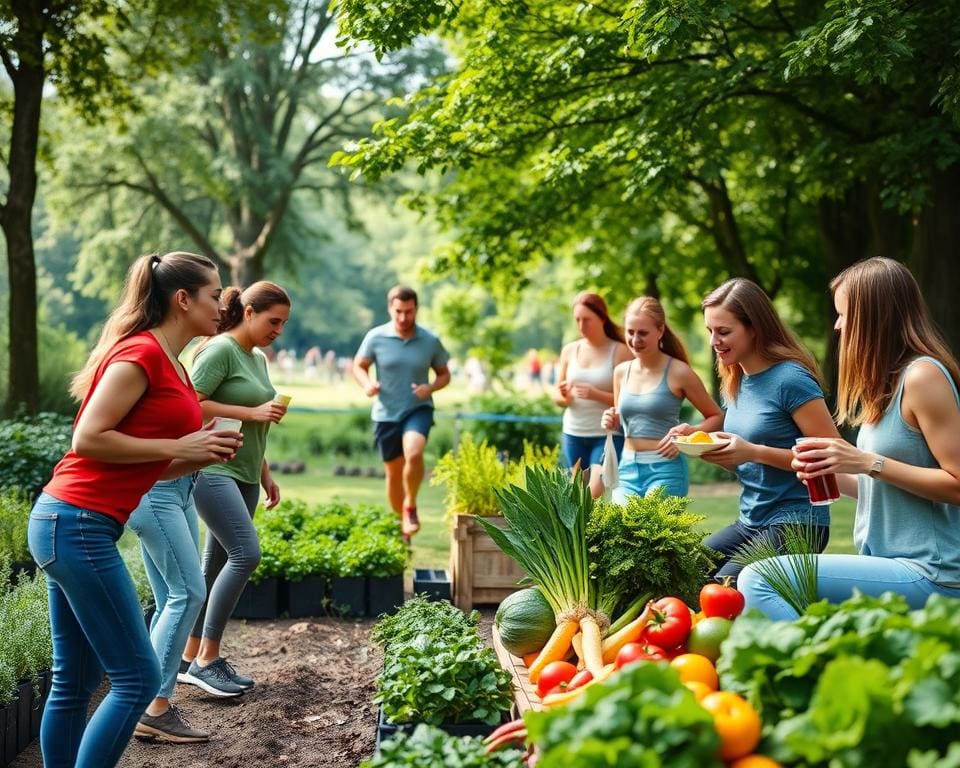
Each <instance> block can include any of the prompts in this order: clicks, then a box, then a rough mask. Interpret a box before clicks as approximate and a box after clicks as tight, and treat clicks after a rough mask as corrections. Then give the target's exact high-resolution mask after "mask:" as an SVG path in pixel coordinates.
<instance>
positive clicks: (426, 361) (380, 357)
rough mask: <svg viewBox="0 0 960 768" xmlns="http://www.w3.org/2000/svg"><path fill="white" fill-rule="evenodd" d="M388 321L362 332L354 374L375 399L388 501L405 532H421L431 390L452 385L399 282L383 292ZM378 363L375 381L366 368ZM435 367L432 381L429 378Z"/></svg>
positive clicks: (443, 358)
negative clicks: (421, 492)
mask: <svg viewBox="0 0 960 768" xmlns="http://www.w3.org/2000/svg"><path fill="white" fill-rule="evenodd" d="M387 310H388V311H389V313H390V322H388V323H384V324H383V325H378V326H377V327H376V328H373V329H371V330H370V331H368V332H367V335H366V336H364V338H363V341H362V342H361V344H360V348H359V349H358V350H357V354H356V356H355V357H354V359H353V377H354V379H356V381H357V383H358V384H359V385H360V386H361V387H362V388H363V391H364V392H365V393H366V395H367V397H372V398H374V401H373V409H372V412H371V418H372V419H373V433H374V440H375V442H376V444H377V448H378V449H379V450H380V458H381V459H383V466H384V469H385V471H386V477H387V500H388V501H389V502H390V506H391V507H393V510H394V511H395V512H396V513H397V514H398V515H400V516H401V520H402V524H403V535H404V536H405V537H407V538H409V537H410V536H411V535H412V534H414V533H416V532H417V531H418V530H420V520H419V518H418V516H417V492H418V491H419V490H420V483H421V482H422V481H423V470H424V467H423V449H424V447H425V446H426V444H427V437H428V436H429V434H430V427H432V426H433V397H432V395H433V393H434V392H436V391H437V390H438V389H443V388H444V387H445V386H447V384H449V383H450V369H449V368H448V367H447V362H448V360H449V359H450V355H449V354H447V350H445V349H444V348H443V344H442V343H441V342H440V339H438V338H437V337H436V336H434V335H433V334H432V333H430V332H429V331H428V330H426V329H425V328H422V327H420V326H418V325H417V322H416V320H417V294H416V292H415V291H414V290H413V289H412V288H408V287H407V286H404V285H397V286H394V287H393V288H391V289H390V292H389V293H388V294H387ZM371 365H375V366H376V367H377V377H376V380H374V379H373V378H371V376H370V366H371ZM431 368H432V369H433V372H434V374H435V375H434V378H433V382H432V383H431V382H430V381H429V378H430V375H429V374H430V369H431Z"/></svg>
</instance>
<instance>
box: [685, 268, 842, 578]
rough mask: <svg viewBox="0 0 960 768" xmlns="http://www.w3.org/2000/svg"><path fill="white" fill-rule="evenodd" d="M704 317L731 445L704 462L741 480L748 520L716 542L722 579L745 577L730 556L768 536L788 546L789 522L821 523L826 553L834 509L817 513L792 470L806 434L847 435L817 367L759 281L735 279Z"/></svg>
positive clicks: (706, 306) (711, 539)
mask: <svg viewBox="0 0 960 768" xmlns="http://www.w3.org/2000/svg"><path fill="white" fill-rule="evenodd" d="M701 306H702V307H703V315H704V320H705V322H706V326H707V331H708V332H709V333H710V344H711V346H712V347H713V351H714V353H715V355H716V360H717V373H718V375H719V376H720V383H721V389H722V394H723V400H724V406H725V414H724V420H723V431H722V432H721V433H719V437H721V438H725V439H729V441H730V442H729V443H728V444H727V445H726V446H724V447H723V448H718V449H717V450H715V451H710V452H709V453H705V454H704V455H703V456H702V459H704V460H706V461H709V462H711V463H714V464H717V465H718V466H721V467H723V468H724V469H727V470H728V471H730V472H734V473H736V475H737V478H738V479H739V480H740V484H741V485H742V490H741V493H740V517H739V519H738V520H737V521H736V522H735V523H733V524H732V525H729V526H727V527H726V528H723V529H721V530H720V531H717V532H716V533H714V534H712V535H711V536H708V537H707V538H706V540H705V542H704V543H705V544H706V545H707V546H709V547H711V548H712V549H714V550H716V551H717V552H719V553H720V554H721V555H722V558H721V560H720V562H719V567H718V569H717V572H716V574H715V576H716V577H717V578H723V577H725V576H730V577H731V578H733V579H736V577H737V575H738V574H739V573H740V571H741V569H742V567H741V566H740V565H738V564H737V563H735V562H733V560H731V559H730V558H731V556H732V555H733V554H734V553H735V552H736V551H737V550H738V549H739V548H740V547H741V546H743V545H744V544H746V543H748V542H750V541H753V540H754V539H756V538H757V537H761V536H762V537H765V538H768V539H770V540H771V542H772V543H773V544H774V545H775V546H777V547H778V548H782V536H781V528H782V526H783V525H785V524H788V523H802V524H808V525H812V526H813V533H814V537H815V539H816V546H817V551H818V552H822V551H823V549H824V547H826V546H827V541H828V539H829V537H830V507H829V506H812V505H811V504H810V497H809V495H808V493H807V489H806V487H805V486H804V485H803V483H801V482H800V481H799V480H798V479H797V476H796V474H795V472H794V470H793V469H792V468H791V464H792V462H793V450H792V449H793V445H794V443H795V441H796V439H797V438H798V437H804V436H806V437H840V433H839V432H837V427H836V425H835V424H834V423H833V419H832V418H831V416H830V411H829V410H827V405H826V403H825V402H824V399H823V390H822V389H821V386H820V372H819V369H818V367H817V363H816V361H815V360H814V358H813V355H811V354H810V352H808V351H807V350H806V349H805V348H804V347H803V346H802V345H801V344H800V342H799V341H797V339H796V337H795V336H794V335H793V334H792V333H791V332H790V330H789V329H788V328H787V326H786V325H785V324H784V323H783V321H782V320H781V319H780V317H779V316H778V315H777V311H776V309H774V306H773V303H772V302H771V301H770V298H769V297H768V296H767V294H765V293H764V292H763V290H762V289H761V288H760V287H759V286H758V285H757V284H756V283H753V282H751V281H750V280H746V279H744V278H735V279H733V280H728V281H727V282H725V283H724V284H723V285H721V286H720V287H719V288H717V289H716V290H715V291H713V292H712V293H710V294H709V295H708V296H707V297H706V298H705V299H704V300H703V304H702V305H701Z"/></svg>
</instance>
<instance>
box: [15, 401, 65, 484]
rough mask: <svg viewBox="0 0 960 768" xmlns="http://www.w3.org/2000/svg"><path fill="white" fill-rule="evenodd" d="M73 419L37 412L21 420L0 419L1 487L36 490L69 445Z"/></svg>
mask: <svg viewBox="0 0 960 768" xmlns="http://www.w3.org/2000/svg"><path fill="white" fill-rule="evenodd" d="M72 434H73V421H72V420H71V419H70V418H68V417H66V416H61V415H60V414H57V413H40V414H37V416H36V417H34V418H32V419H26V420H22V421H17V420H14V421H7V420H3V421H0V488H10V487H18V488H22V489H23V490H24V491H26V492H27V493H28V494H36V493H38V492H39V490H40V489H41V488H42V487H43V485H44V484H45V483H46V482H47V480H49V479H50V475H51V473H52V472H53V468H54V466H55V465H56V463H57V462H58V461H60V459H62V458H63V455H64V454H65V453H66V452H67V450H69V448H70V439H71V436H72Z"/></svg>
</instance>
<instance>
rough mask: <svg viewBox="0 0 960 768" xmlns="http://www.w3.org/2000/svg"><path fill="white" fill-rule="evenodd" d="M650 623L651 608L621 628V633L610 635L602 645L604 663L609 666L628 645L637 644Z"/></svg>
mask: <svg viewBox="0 0 960 768" xmlns="http://www.w3.org/2000/svg"><path fill="white" fill-rule="evenodd" d="M649 623H650V607H649V606H647V608H645V609H644V611H643V613H641V614H640V615H639V616H637V618H635V619H634V620H633V621H631V622H630V623H629V624H627V625H626V626H625V627H623V628H621V629H620V630H619V631H617V632H615V633H614V634H612V635H609V636H608V637H607V638H606V639H605V640H604V641H603V645H602V653H603V663H604V664H609V663H610V662H612V661H614V660H615V659H616V658H617V654H618V653H620V649H621V648H623V646H625V645H626V644H627V643H635V642H636V641H637V640H639V639H640V635H641V634H642V633H643V630H644V629H646V627H647V624H649Z"/></svg>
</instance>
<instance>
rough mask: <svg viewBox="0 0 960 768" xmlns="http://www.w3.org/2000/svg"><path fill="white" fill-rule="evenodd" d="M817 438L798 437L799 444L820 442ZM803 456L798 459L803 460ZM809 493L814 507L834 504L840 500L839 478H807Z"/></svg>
mask: <svg viewBox="0 0 960 768" xmlns="http://www.w3.org/2000/svg"><path fill="white" fill-rule="evenodd" d="M819 439H820V438H817V437H798V438H797V440H796V442H797V443H805V442H807V441H808V440H819ZM802 456H803V454H800V455H799V456H798V458H801V459H802ZM807 493H808V494H809V496H810V504H811V505H812V506H814V507H820V506H824V505H826V504H833V502H835V501H839V500H840V488H839V487H838V486H837V476H836V475H834V474H830V475H820V476H819V477H810V478H807Z"/></svg>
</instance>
